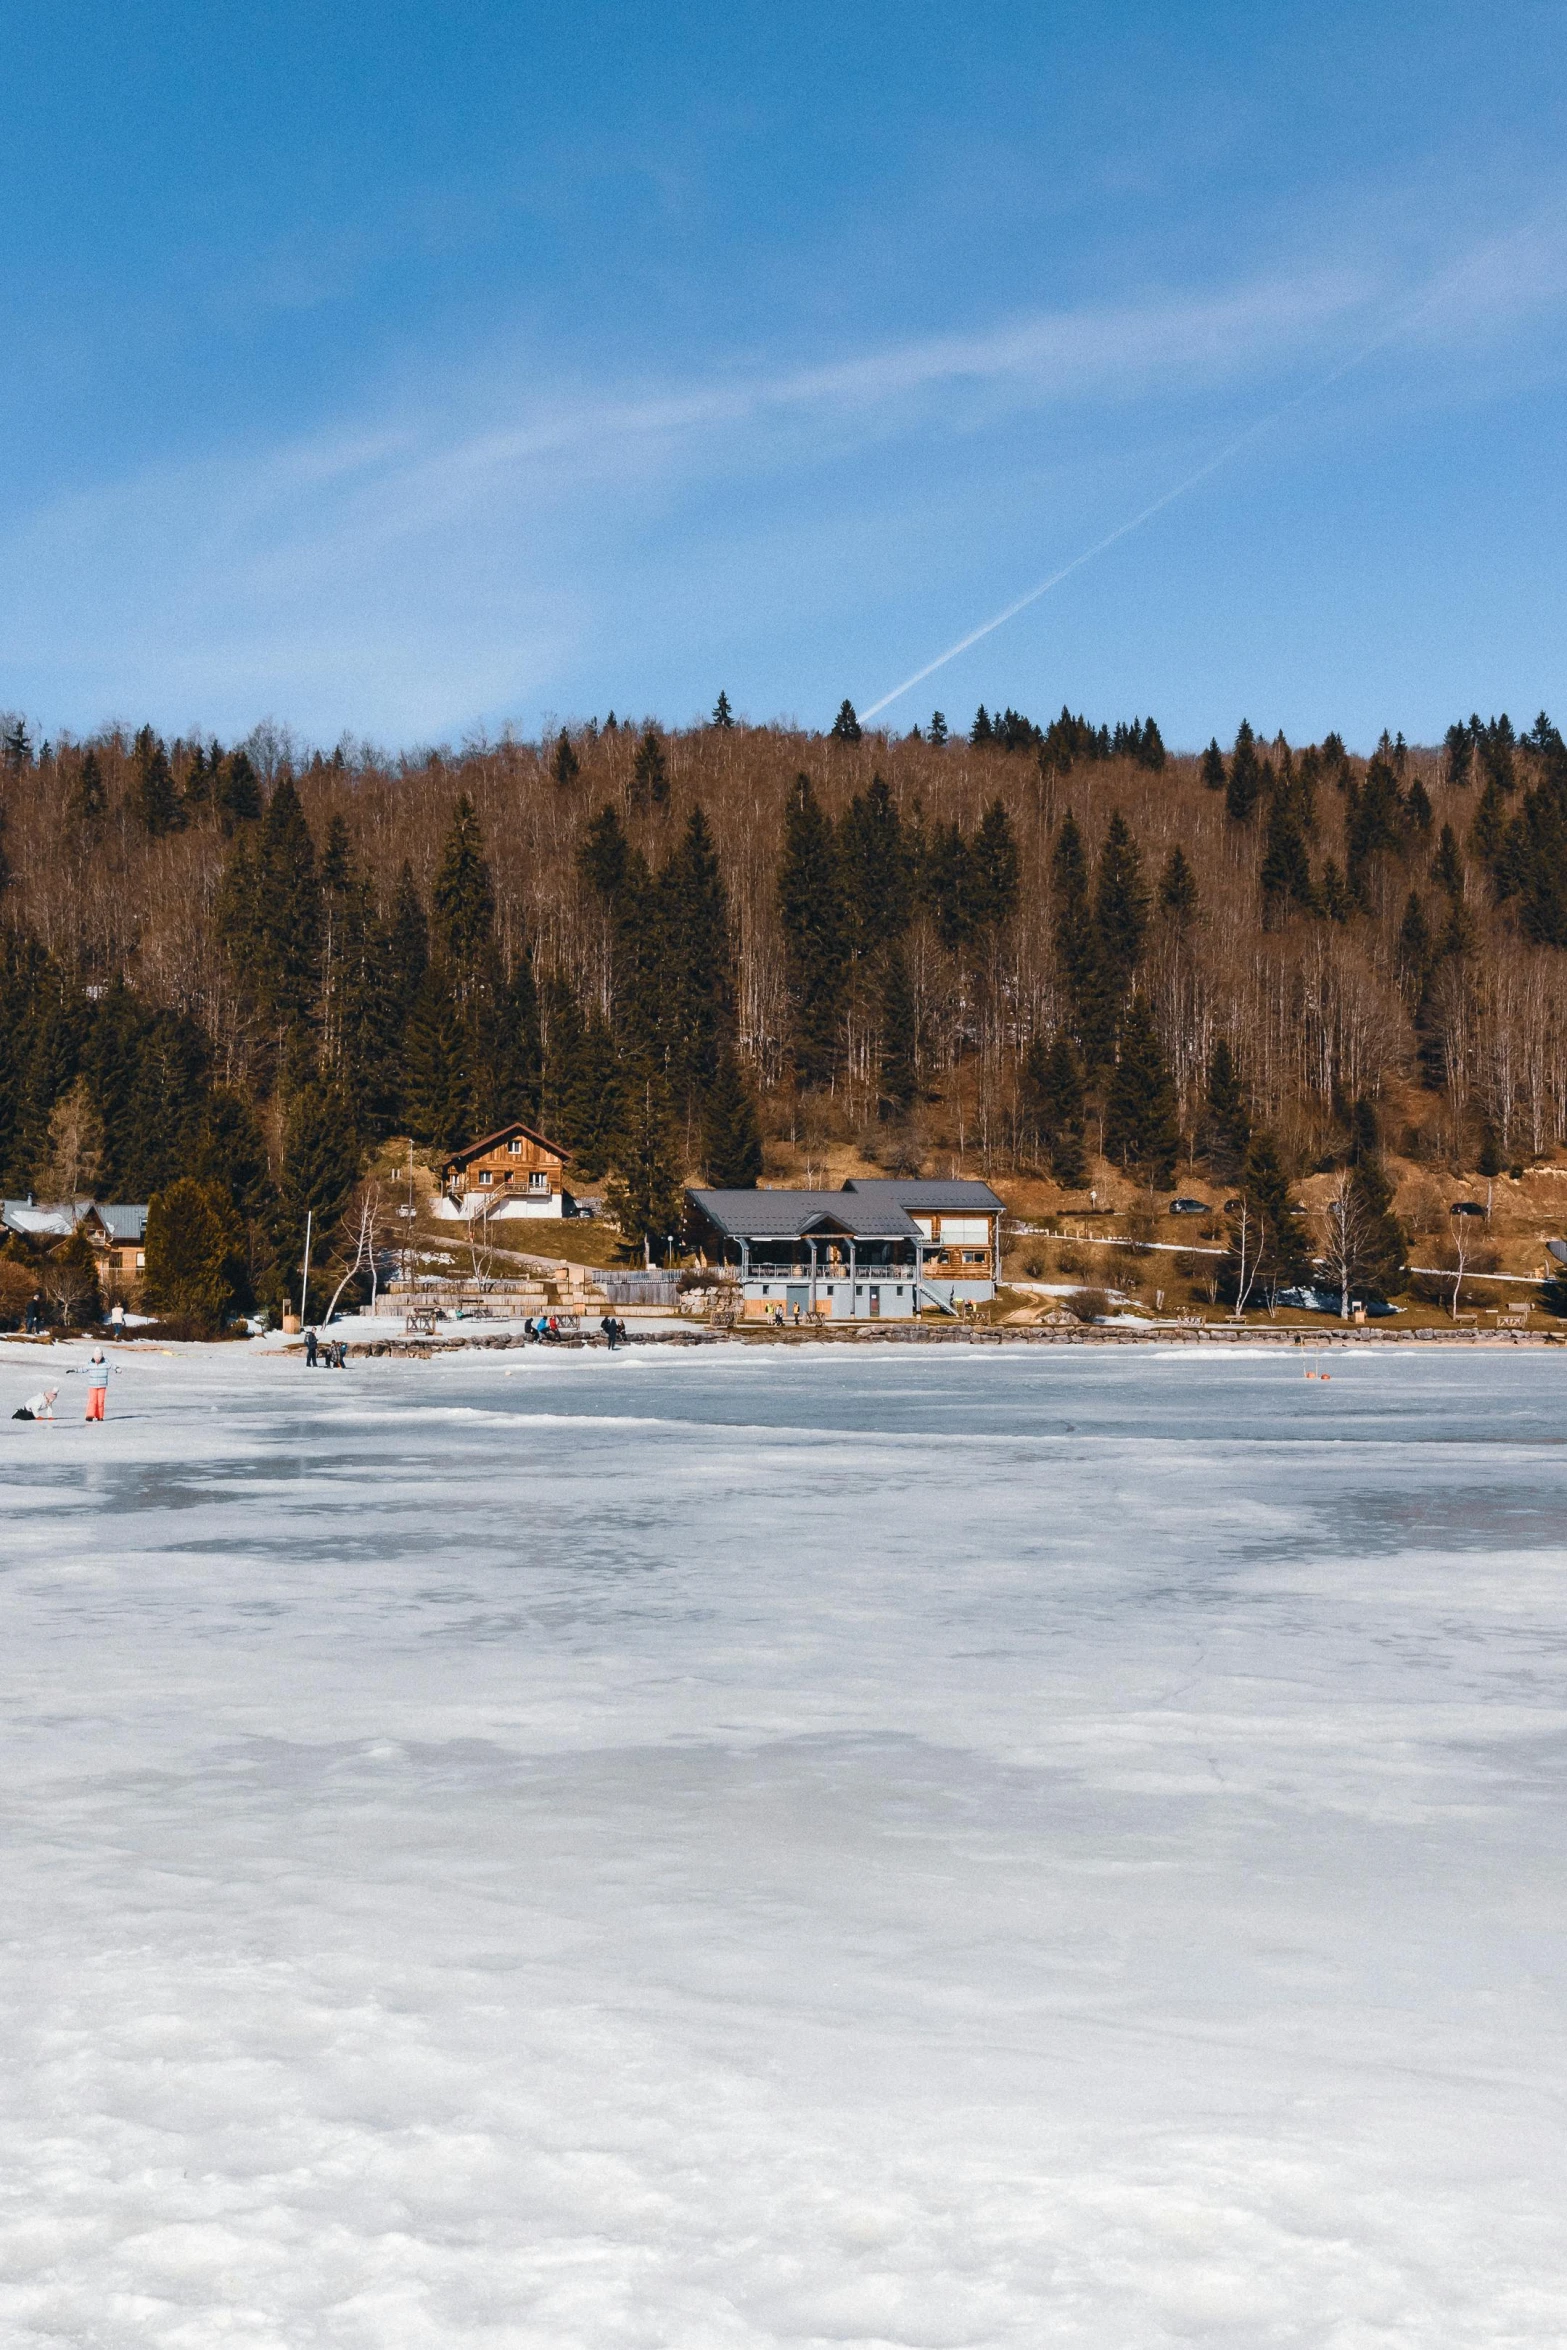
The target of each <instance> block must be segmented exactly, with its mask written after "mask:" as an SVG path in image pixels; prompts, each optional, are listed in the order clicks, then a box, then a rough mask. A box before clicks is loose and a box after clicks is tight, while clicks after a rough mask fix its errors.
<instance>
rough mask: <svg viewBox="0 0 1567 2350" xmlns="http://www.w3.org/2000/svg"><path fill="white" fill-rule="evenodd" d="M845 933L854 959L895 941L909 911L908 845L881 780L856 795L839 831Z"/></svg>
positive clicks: (904, 924)
mask: <svg viewBox="0 0 1567 2350" xmlns="http://www.w3.org/2000/svg"><path fill="white" fill-rule="evenodd" d="M839 857H840V870H841V873H842V880H843V896H844V922H845V935H846V939H847V943H848V948H849V952H850V954H851V955H852V956H853V957H854V959H855V960H856V961H865V960H868V959H869V958H870V957H871V956H873V955H875V954H876V953H877V952H878V950H879V949H880V948H882V947H883V946H885V945H886V944H887V942H888V941H889V940H890V939H894V938H898V937H901V936H902V934H903V932H904V931H905V930H906V929H907V928H908V925H909V917H910V913H911V912H912V903H911V900H912V886H911V883H912V877H911V874H910V870H909V853H908V846H907V844H906V842H905V840H904V837H903V824H902V820H901V819H900V817H899V815H898V810H897V805H896V803H895V802H894V800H893V797H892V794H891V792H890V791H889V790H888V789H887V786H886V784H885V783H884V782H883V780H882V778H881V777H880V776H879V775H877V776H874V777H873V778H872V781H871V788H870V790H869V791H868V792H865V793H863V794H862V793H859V792H856V794H855V796H854V798H853V799H852V800H851V801H850V802H849V805H848V808H847V810H846V811H845V814H844V818H843V822H842V825H841V826H840V827H839Z"/></svg>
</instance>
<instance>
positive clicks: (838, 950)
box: [778, 775, 848, 1087]
mask: <svg viewBox="0 0 1567 2350" xmlns="http://www.w3.org/2000/svg"><path fill="white" fill-rule="evenodd" d="M778 918H779V923H780V926H781V928H782V930H783V946H784V978H785V985H786V987H787V989H788V995H789V1016H790V1051H791V1057H792V1059H793V1062H794V1070H795V1077H796V1080H797V1082H798V1083H799V1084H800V1085H802V1086H806V1087H811V1086H819V1085H825V1084H826V1083H827V1081H828V1079H829V1078H830V1077H831V1076H832V1074H833V1071H834V1069H835V1067H836V1066H837V1060H838V1051H839V1044H840V1039H841V1036H842V1032H843V1014H844V1000H843V991H844V983H845V979H846V976H847V971H848V940H847V936H846V924H845V914H844V905H843V892H842V883H841V881H840V877H839V871H838V851H837V843H836V841H835V840H834V838H833V828H832V823H831V821H830V819H829V818H828V817H827V816H826V815H825V814H824V813H823V811H822V809H821V806H820V804H819V803H818V801H817V798H816V794H815V793H814V792H813V791H812V789H811V784H810V778H809V777H808V776H805V775H801V776H798V777H796V779H795V786H794V789H793V791H792V792H791V793H790V795H789V804H788V812H787V815H786V818H785V825H784V851H783V861H782V864H781V866H780V868H779V875H778Z"/></svg>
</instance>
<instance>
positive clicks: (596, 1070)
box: [551, 1011, 626, 1181]
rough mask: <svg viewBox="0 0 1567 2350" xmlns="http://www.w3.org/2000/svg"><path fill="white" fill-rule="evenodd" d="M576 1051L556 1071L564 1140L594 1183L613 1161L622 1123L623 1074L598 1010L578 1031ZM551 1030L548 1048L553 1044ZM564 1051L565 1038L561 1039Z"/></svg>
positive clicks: (608, 1029)
mask: <svg viewBox="0 0 1567 2350" xmlns="http://www.w3.org/2000/svg"><path fill="white" fill-rule="evenodd" d="M576 1035H577V1038H578V1042H577V1045H576V1048H575V1052H574V1053H573V1054H572V1055H571V1057H570V1059H569V1060H568V1061H567V1063H566V1066H565V1067H564V1068H563V1069H561V1070H560V1071H559V1075H558V1082H559V1084H560V1087H561V1117H562V1126H563V1136H564V1139H565V1141H567V1142H568V1143H569V1144H570V1145H571V1150H572V1156H573V1160H574V1162H575V1166H576V1169H577V1171H578V1172H579V1173H580V1174H581V1175H582V1176H584V1177H585V1178H586V1179H587V1180H589V1181H596V1180H597V1179H598V1177H599V1176H601V1175H603V1174H604V1173H605V1172H606V1171H607V1170H608V1168H609V1167H610V1166H611V1165H612V1164H613V1163H614V1158H615V1149H616V1144H617V1141H618V1138H619V1136H620V1133H621V1129H622V1127H623V1126H624V1123H625V1095H626V1076H625V1072H624V1071H623V1070H622V1068H621V1065H620V1058H619V1055H618V1054H617V1053H616V1050H615V1038H614V1033H613V1031H612V1030H611V1028H610V1025H609V1022H608V1021H607V1020H606V1019H605V1018H604V1015H603V1013H602V1012H598V1011H595V1012H594V1013H593V1015H592V1017H591V1018H590V1019H588V1020H587V1021H585V1022H583V1021H579V1022H578V1024H577V1028H576ZM556 1041H557V1040H556V1038H555V1036H554V1034H553V1032H552V1036H551V1045H552V1048H553V1047H554V1046H555V1044H556ZM559 1043H560V1046H561V1048H562V1050H563V1051H564V1050H565V1049H566V1048H567V1045H568V1039H567V1037H566V1036H564V1035H563V1036H562V1037H561V1038H560V1039H559Z"/></svg>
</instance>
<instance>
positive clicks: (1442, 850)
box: [1431, 824, 1464, 902]
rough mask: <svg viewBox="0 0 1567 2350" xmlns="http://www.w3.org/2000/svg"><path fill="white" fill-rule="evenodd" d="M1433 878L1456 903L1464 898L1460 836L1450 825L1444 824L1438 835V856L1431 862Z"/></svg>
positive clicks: (1439, 887)
mask: <svg viewBox="0 0 1567 2350" xmlns="http://www.w3.org/2000/svg"><path fill="white" fill-rule="evenodd" d="M1431 878H1432V880H1433V881H1434V882H1435V883H1436V885H1437V888H1438V889H1440V890H1443V891H1445V893H1446V895H1447V896H1448V897H1449V898H1451V899H1453V900H1454V901H1455V902H1456V901H1458V900H1459V899H1461V898H1462V896H1463V894H1464V865H1463V859H1462V858H1461V857H1460V855H1459V853H1458V836H1457V834H1456V833H1455V832H1454V830H1453V828H1452V826H1451V825H1450V824H1444V825H1443V827H1442V830H1441V832H1440V834H1439V835H1438V838H1437V844H1436V855H1435V856H1434V857H1433V858H1432V860H1431Z"/></svg>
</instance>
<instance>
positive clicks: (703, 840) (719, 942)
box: [657, 807, 735, 1119]
mask: <svg viewBox="0 0 1567 2350" xmlns="http://www.w3.org/2000/svg"><path fill="white" fill-rule="evenodd" d="M658 895H659V900H660V903H659V908H658V921H659V943H660V946H661V950H662V951H661V953H660V956H659V982H660V984H659V990H658V997H659V1000H658V1006H657V1015H658V1016H657V1033H658V1036H659V1039H660V1041H661V1043H662V1046H663V1062H664V1068H665V1071H666V1074H667V1077H668V1080H669V1085H670V1089H671V1092H672V1095H673V1098H674V1102H675V1106H676V1109H677V1110H678V1111H679V1113H680V1114H681V1116H683V1117H685V1118H687V1119H690V1118H691V1117H692V1116H693V1115H694V1113H695V1111H696V1107H697V1104H698V1103H699V1101H700V1100H701V1098H702V1096H703V1095H704V1094H705V1093H706V1091H707V1089H708V1088H709V1087H710V1086H711V1085H712V1084H713V1083H714V1082H715V1080H716V1078H717V1075H718V1064H719V1061H720V1059H721V1057H722V1055H723V1053H724V1051H725V1050H726V1049H727V1047H728V1044H729V1041H730V1038H731V1036H732V1033H733V1028H734V1011H735V972H734V946H733V942H732V940H731V938H730V934H729V895H728V892H727V891H726V889H725V887H724V878H723V870H722V867H721V865H720V863H719V858H718V851H717V849H716V847H715V846H714V843H713V836H712V833H711V832H710V831H709V829H708V823H707V818H706V817H705V815H704V814H703V812H702V810H701V809H700V807H694V808H693V809H692V810H691V813H690V815H689V817H688V818H687V819H686V828H685V832H684V834H683V835H682V838H681V841H680V844H679V847H678V848H677V849H676V850H675V851H674V853H673V854H672V855H671V857H670V859H669V862H668V864H667V865H666V866H665V867H664V870H663V872H662V873H661V874H660V875H659V885H658Z"/></svg>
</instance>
